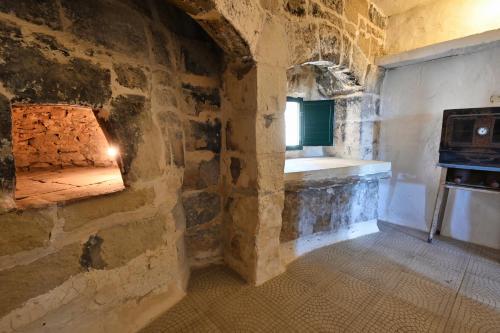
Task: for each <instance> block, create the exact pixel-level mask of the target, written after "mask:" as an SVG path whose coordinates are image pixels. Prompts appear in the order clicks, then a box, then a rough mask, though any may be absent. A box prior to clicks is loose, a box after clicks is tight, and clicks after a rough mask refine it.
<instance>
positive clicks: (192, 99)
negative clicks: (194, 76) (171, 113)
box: [182, 83, 221, 110]
mask: <svg viewBox="0 0 500 333" xmlns="http://www.w3.org/2000/svg"><path fill="white" fill-rule="evenodd" d="M182 88H183V90H184V93H185V94H186V95H187V96H188V99H187V101H188V103H189V104H194V105H195V106H196V110H200V109H199V107H201V106H202V105H212V106H215V107H220V104H221V98H220V91H219V89H214V88H204V87H196V86H193V85H191V84H187V83H184V84H183V85H182Z"/></svg>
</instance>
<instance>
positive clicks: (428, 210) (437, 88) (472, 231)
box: [379, 47, 500, 248]
mask: <svg viewBox="0 0 500 333" xmlns="http://www.w3.org/2000/svg"><path fill="white" fill-rule="evenodd" d="M494 94H495V95H500V47H495V48H490V49H488V50H483V51H481V52H478V53H473V54H468V55H462V56H456V57H451V58H444V59H439V60H434V61H430V62H425V63H420V64H415V65H410V66H406V67H400V68H396V69H392V70H389V71H388V72H387V74H386V77H385V80H384V84H383V88H382V104H381V118H382V128H381V141H380V159H381V160H385V161H391V162H392V163H393V164H392V166H393V177H392V179H391V180H387V181H381V186H380V203H379V218H380V219H381V220H386V221H389V222H392V223H396V224H401V225H405V226H408V227H411V228H416V229H420V230H427V229H428V226H429V225H430V219H431V215H432V211H433V208H434V201H435V197H436V193H437V184H438V180H439V175H440V169H439V168H438V167H436V163H437V162H438V151H439V141H440V135H441V121H442V114H443V110H445V109H453V108H469V107H486V106H492V104H491V103H490V96H491V95H494ZM496 106H500V105H496ZM448 203H449V204H448V209H447V211H446V216H445V220H444V223H443V234H445V235H448V236H451V237H453V238H456V239H460V240H465V241H470V242H472V243H476V244H481V245H485V246H489V247H494V248H500V194H484V193H477V192H469V191H463V190H460V191H454V190H453V191H451V192H450V198H449V202H448Z"/></svg>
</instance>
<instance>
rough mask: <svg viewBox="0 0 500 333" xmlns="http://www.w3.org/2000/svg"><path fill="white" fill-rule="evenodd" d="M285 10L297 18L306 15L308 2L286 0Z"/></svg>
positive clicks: (304, 0)
mask: <svg viewBox="0 0 500 333" xmlns="http://www.w3.org/2000/svg"><path fill="white" fill-rule="evenodd" d="M285 10H286V11H288V12H289V13H291V14H293V15H295V16H304V15H306V0H286V1H285Z"/></svg>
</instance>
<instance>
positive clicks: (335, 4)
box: [321, 0, 350, 15]
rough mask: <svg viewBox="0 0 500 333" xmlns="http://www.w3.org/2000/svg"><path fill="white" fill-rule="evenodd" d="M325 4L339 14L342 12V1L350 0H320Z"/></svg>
mask: <svg viewBox="0 0 500 333" xmlns="http://www.w3.org/2000/svg"><path fill="white" fill-rule="evenodd" d="M321 1H322V2H323V4H324V5H325V6H327V7H328V8H330V9H333V10H335V11H336V12H337V13H338V14H339V15H342V14H343V13H344V1H350V0H321Z"/></svg>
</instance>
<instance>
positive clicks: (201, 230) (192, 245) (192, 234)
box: [185, 219, 223, 261]
mask: <svg viewBox="0 0 500 333" xmlns="http://www.w3.org/2000/svg"><path fill="white" fill-rule="evenodd" d="M185 242H186V252H187V255H188V257H189V258H192V259H194V260H199V261H202V260H206V259H207V258H213V257H214V256H220V255H221V254H222V253H221V251H222V245H223V242H222V223H221V220H220V219H216V220H214V221H212V222H210V223H208V224H205V225H199V226H195V227H192V228H190V229H188V230H187V231H186V236H185ZM212 260H213V259H212Z"/></svg>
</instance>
